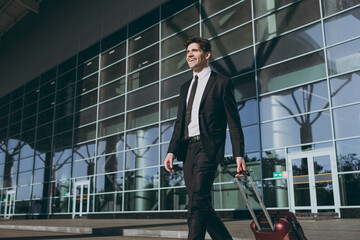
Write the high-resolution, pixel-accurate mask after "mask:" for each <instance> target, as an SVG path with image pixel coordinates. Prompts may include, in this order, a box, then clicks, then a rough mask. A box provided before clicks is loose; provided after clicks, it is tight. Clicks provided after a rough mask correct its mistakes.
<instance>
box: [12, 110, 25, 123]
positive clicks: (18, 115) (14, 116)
mask: <svg viewBox="0 0 360 240" xmlns="http://www.w3.org/2000/svg"><path fill="white" fill-rule="evenodd" d="M21 113H22V112H21V110H19V111H17V112H13V113H11V114H10V123H15V122H19V121H20V120H21Z"/></svg>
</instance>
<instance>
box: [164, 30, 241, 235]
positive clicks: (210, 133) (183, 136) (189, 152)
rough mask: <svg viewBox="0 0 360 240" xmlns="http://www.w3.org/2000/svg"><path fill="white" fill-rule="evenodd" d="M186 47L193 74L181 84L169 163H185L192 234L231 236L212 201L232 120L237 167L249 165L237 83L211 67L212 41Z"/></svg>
mask: <svg viewBox="0 0 360 240" xmlns="http://www.w3.org/2000/svg"><path fill="white" fill-rule="evenodd" d="M185 48H186V60H187V63H188V64H189V67H190V68H191V69H192V70H193V78H192V79H190V80H189V81H187V82H186V83H185V84H184V85H183V86H182V87H181V89H180V97H179V105H178V113H177V120H176V122H175V126H174V132H173V135H172V138H171V141H170V145H169V149H168V154H167V156H166V158H165V161H164V165H165V169H166V170H167V171H168V172H173V171H174V170H173V161H174V159H175V158H177V159H178V160H179V161H183V162H184V178H185V185H186V190H187V193H188V197H189V203H188V227H189V235H188V239H192V240H193V239H199V240H200V239H201V240H203V239H204V237H205V233H206V231H208V233H209V234H210V236H211V237H212V239H219V240H220V239H221V240H223V239H232V237H231V235H230V233H229V232H228V230H227V229H226V227H225V225H224V224H223V222H222V221H221V220H220V218H219V217H218V216H217V214H216V212H215V210H214V208H213V206H212V203H211V188H212V185H213V182H214V178H215V174H216V171H217V166H218V163H220V162H222V161H223V159H224V152H225V150H224V149H225V138H226V127H227V124H228V126H229V130H230V137H231V144H232V149H233V156H234V157H236V158H235V159H236V164H237V171H238V172H240V171H243V170H246V167H245V162H244V158H243V157H244V136H243V132H242V128H241V123H240V117H239V113H238V110H237V106H236V101H235V96H234V86H233V83H232V82H231V80H230V79H229V78H228V77H225V76H223V75H221V74H218V73H215V72H213V71H211V69H210V67H209V59H210V57H211V45H210V42H209V41H208V40H206V39H202V38H200V37H193V38H190V39H189V40H188V41H187V42H186V43H185ZM237 176H241V175H237Z"/></svg>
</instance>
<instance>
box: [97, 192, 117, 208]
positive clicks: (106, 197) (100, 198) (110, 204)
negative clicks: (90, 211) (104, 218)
mask: <svg viewBox="0 0 360 240" xmlns="http://www.w3.org/2000/svg"><path fill="white" fill-rule="evenodd" d="M94 197H95V212H113V211H114V206H115V194H114V193H111V194H100V195H95V196H94Z"/></svg>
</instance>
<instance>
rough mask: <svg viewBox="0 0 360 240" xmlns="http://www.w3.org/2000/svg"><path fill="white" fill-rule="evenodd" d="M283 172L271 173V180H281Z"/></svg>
mask: <svg viewBox="0 0 360 240" xmlns="http://www.w3.org/2000/svg"><path fill="white" fill-rule="evenodd" d="M282 177H283V172H273V178H282Z"/></svg>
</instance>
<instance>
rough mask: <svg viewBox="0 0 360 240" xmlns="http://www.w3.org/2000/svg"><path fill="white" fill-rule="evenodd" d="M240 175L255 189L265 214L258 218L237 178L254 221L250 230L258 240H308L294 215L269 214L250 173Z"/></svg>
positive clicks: (236, 179) (287, 213)
mask: <svg viewBox="0 0 360 240" xmlns="http://www.w3.org/2000/svg"><path fill="white" fill-rule="evenodd" d="M240 174H244V175H246V177H247V178H248V179H249V181H250V184H251V187H252V188H253V190H254V192H255V195H256V197H257V199H258V201H259V204H260V206H261V208H262V210H263V212H261V213H260V214H259V215H258V216H256V215H255V213H254V211H253V209H252V208H251V206H250V204H249V202H248V199H247V197H246V194H245V192H244V190H243V187H242V185H241V183H240V180H239V179H238V178H235V181H236V183H237V185H238V187H239V189H240V192H241V194H242V196H243V197H244V200H245V204H246V207H247V208H248V209H249V211H250V214H251V216H252V218H253V220H254V221H253V222H252V223H251V224H250V228H251V230H252V231H253V232H254V235H255V238H256V240H307V238H306V237H305V234H304V231H303V229H302V227H301V225H300V223H299V222H298V221H297V219H296V217H295V215H294V214H293V213H291V212H285V211H270V212H268V211H267V210H266V208H265V205H264V203H263V201H262V200H261V197H260V195H259V193H258V191H257V190H256V187H255V184H254V182H253V180H252V178H251V176H250V174H249V172H248V171H245V172H241V173H240Z"/></svg>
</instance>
